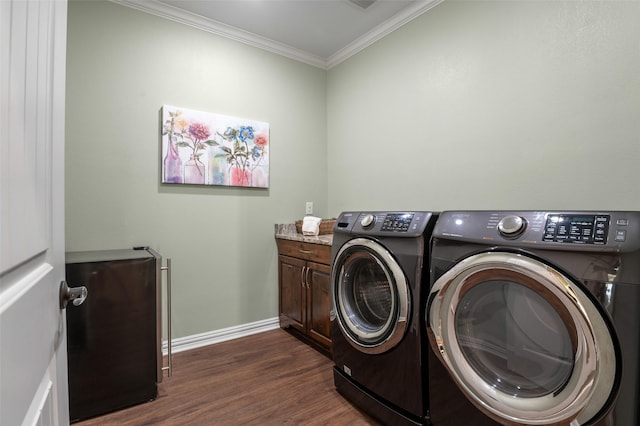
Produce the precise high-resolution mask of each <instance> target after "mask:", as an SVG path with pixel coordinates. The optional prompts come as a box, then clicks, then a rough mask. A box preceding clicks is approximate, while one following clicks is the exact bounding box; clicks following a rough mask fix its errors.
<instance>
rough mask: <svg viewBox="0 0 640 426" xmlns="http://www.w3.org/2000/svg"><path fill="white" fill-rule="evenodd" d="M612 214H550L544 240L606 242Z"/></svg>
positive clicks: (587, 242) (586, 242) (583, 242)
mask: <svg viewBox="0 0 640 426" xmlns="http://www.w3.org/2000/svg"><path fill="white" fill-rule="evenodd" d="M610 221H611V216H610V215H606V214H603V215H586V214H580V215H570V214H549V215H547V221H546V223H545V227H544V235H543V237H542V240H543V241H552V242H556V243H578V244H606V243H607V237H608V235H609V222H610Z"/></svg>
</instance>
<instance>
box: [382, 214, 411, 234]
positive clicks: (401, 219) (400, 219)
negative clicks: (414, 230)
mask: <svg viewBox="0 0 640 426" xmlns="http://www.w3.org/2000/svg"><path fill="white" fill-rule="evenodd" d="M414 216H415V215H414V214H413V213H389V214H388V215H386V216H385V217H384V222H382V228H381V230H382V231H390V232H407V231H408V230H409V227H410V226H411V222H412V221H413V218H414Z"/></svg>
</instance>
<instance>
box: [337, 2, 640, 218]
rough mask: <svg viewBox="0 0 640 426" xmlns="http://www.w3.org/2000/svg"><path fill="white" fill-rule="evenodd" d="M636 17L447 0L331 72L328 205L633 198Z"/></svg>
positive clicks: (639, 159)
mask: <svg viewBox="0 0 640 426" xmlns="http://www.w3.org/2000/svg"><path fill="white" fill-rule="evenodd" d="M638 22H640V3H639V2H622V1H612V2H598V1H570V2H552V1H453V0H447V1H445V2H443V3H442V4H440V5H438V6H436V7H435V8H433V9H432V10H430V11H428V12H427V13H425V14H423V15H421V16H420V17H418V18H417V19H415V20H413V21H411V22H410V23H408V24H407V25H405V26H403V27H401V28H400V29H398V30H396V31H395V32H393V33H391V34H390V35H388V36H387V37H385V38H383V39H382V40H380V41H379V42H377V43H375V44H374V45H372V46H371V47H369V48H367V49H366V50H364V51H362V52H360V53H359V54H357V55H355V56H354V57H352V58H350V59H349V60H347V61H345V62H343V63H342V64H340V65H338V66H337V67H335V68H333V69H331V70H330V71H329V72H328V77H327V85H328V89H327V94H328V95H327V102H328V103H327V111H328V115H327V117H328V118H327V123H328V124H327V141H328V142H327V144H328V150H329V160H328V165H329V171H328V178H329V210H330V211H332V212H334V211H341V210H350V209H355V210H361V209H380V210H390V209H426V210H455V209H511V208H516V209H633V210H638V209H640V191H639V190H638V184H639V183H640V167H638V165H639V164H640V48H639V46H640V45H639V42H638V40H640V26H639V25H638Z"/></svg>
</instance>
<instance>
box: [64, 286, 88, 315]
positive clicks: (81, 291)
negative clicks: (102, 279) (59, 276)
mask: <svg viewBox="0 0 640 426" xmlns="http://www.w3.org/2000/svg"><path fill="white" fill-rule="evenodd" d="M88 295H89V291H88V290H87V288H86V287H85V286H81V287H69V286H68V285H67V282H66V281H61V282H60V309H65V308H66V307H67V303H69V301H73V306H79V305H82V302H84V300H85V299H86V298H87V296H88Z"/></svg>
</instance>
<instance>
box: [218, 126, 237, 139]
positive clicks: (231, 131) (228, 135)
mask: <svg viewBox="0 0 640 426" xmlns="http://www.w3.org/2000/svg"><path fill="white" fill-rule="evenodd" d="M236 134H238V131H237V130H236V129H234V128H232V127H227V130H226V131H225V132H224V135H222V137H224V138H225V139H227V140H231V139H234V138H235V137H236Z"/></svg>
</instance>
